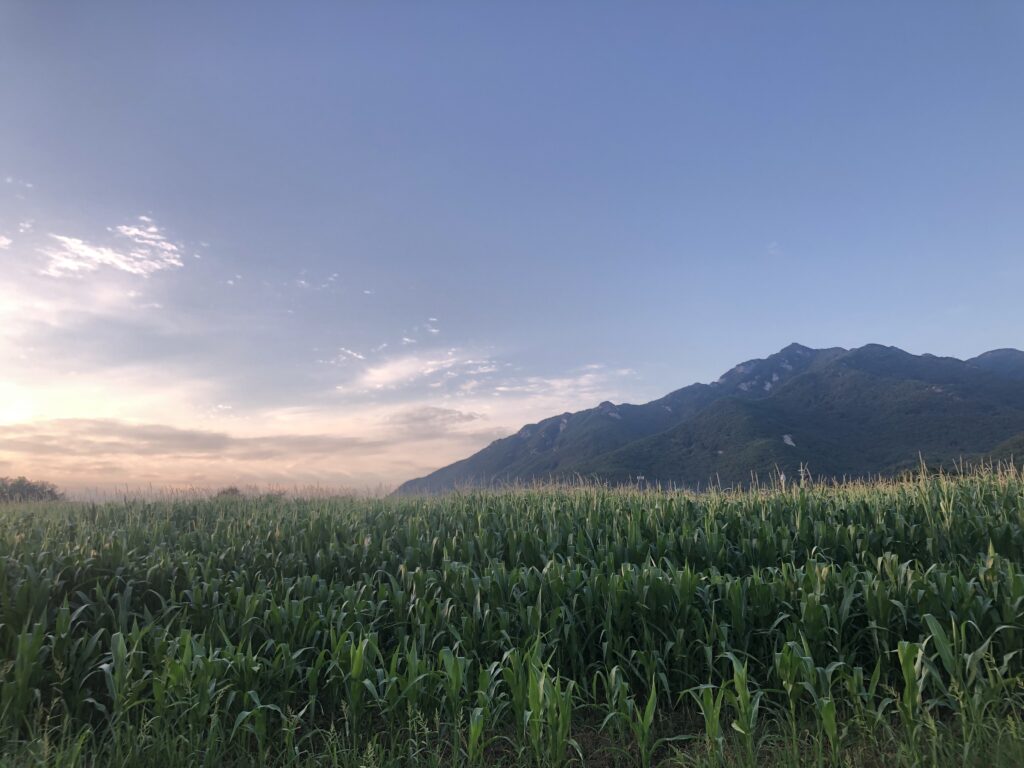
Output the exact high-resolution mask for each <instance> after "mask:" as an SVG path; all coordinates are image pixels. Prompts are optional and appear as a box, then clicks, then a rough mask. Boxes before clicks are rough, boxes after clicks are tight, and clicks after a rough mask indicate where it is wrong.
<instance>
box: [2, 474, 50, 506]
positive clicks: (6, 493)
mask: <svg viewBox="0 0 1024 768" xmlns="http://www.w3.org/2000/svg"><path fill="white" fill-rule="evenodd" d="M63 498H64V494H63V493H61V492H60V491H59V490H58V489H57V486H55V485H54V484H53V483H47V482H44V481H41V480H29V479H28V478H25V477H15V478H10V477H0V502H4V501H60V500H62V499H63Z"/></svg>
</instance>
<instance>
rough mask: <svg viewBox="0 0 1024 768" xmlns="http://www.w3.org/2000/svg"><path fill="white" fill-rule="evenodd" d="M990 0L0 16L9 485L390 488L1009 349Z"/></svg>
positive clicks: (182, 8) (1015, 166)
mask: <svg viewBox="0 0 1024 768" xmlns="http://www.w3.org/2000/svg"><path fill="white" fill-rule="evenodd" d="M1022 74H1024V5H1021V4H1020V3H1018V2H986V3H947V2H934V1H933V0H929V1H928V2H916V3H915V2H904V3H886V2H862V3H820V2H778V3H764V2H760V1H758V2H730V3H698V2H687V3H677V2H664V3H662V2H652V3H643V4H635V3H622V2H616V3H607V2H595V1H593V0H587V1H586V2H562V3H540V2H523V3H505V4H501V3H468V2H466V3H463V2H442V3H387V2H382V3H348V4H345V3H334V2H330V3H328V2H323V3H314V2H310V3H303V4H299V5H289V4H284V5H282V4H280V3H251V2H244V3H243V2H223V3H220V2H219V3H207V2H175V3H160V4H157V3H136V2H104V3H64V4H49V3H46V4H44V3H38V2H34V1H32V0H24V1H20V0H7V1H6V2H3V3H0V476H2V475H21V474H24V475H28V476H30V477H35V478H38V479H46V480H50V481H53V482H57V483H58V484H60V485H62V486H64V487H66V488H68V489H73V490H74V489H77V490H79V491H81V492H84V491H86V490H89V489H94V490H96V489H105V488H111V487H114V488H116V487H133V488H145V487H150V488H168V487H218V486H220V485H226V484H243V485H259V486H263V485H280V486H285V487H288V486H309V485H320V486H323V487H327V488H342V487H345V488H355V489H371V490H372V489H387V488H389V487H391V486H393V485H394V484H396V483H398V482H401V481H403V480H406V479H409V478H411V477H415V476H418V475H422V474H425V473H427V472H429V471H431V470H433V469H436V468H437V467H440V466H442V465H444V464H447V463H449V462H451V461H453V460H456V459H458V458H462V457H464V456H466V455H468V454H469V453H472V452H473V451H475V450H478V449H480V448H482V447H484V446H485V445H487V444H488V443H489V442H490V441H492V440H494V439H496V438H497V437H500V436H502V435H505V434H509V433H511V432H514V431H516V430H517V429H518V428H519V427H520V426H521V425H523V424H525V423H529V422H533V421H537V420H539V419H540V418H543V417H546V416H549V415H553V414H557V413H560V412H563V411H566V410H577V409H580V408H584V407H590V406H593V405H596V404H597V403H598V402H600V401H602V400H612V401H614V402H622V401H626V402H644V401H647V400H650V399H653V398H655V397H658V396H661V395H663V394H665V393H667V392H669V391H671V390H673V389H677V388H679V387H681V386H684V385H686V384H689V383H692V382H694V381H711V380H714V379H716V378H717V377H718V376H719V375H720V374H721V373H722V372H723V371H725V370H727V369H728V368H730V367H732V366H733V365H735V364H736V363H738V362H740V361H743V360H747V359H750V358H755V357H764V356H766V355H768V354H771V353H772V352H774V351H776V350H778V349H780V348H781V347H783V346H785V345H786V344H788V343H790V342H793V341H797V342H800V343H802V344H806V345H809V346H846V347H851V346H859V345H861V344H865V343H869V342H877V343H884V344H893V345H896V346H900V347H902V348H904V349H907V350H908V351H911V352H915V353H922V352H931V353H934V354H942V355H952V356H956V357H970V356H973V355H976V354H978V353H980V352H983V351H985V350H988V349H992V348H998V347H1018V348H1019V347H1024V326H1022V325H1021V322H1020V319H1021V315H1020V296H1021V285H1022V284H1024V150H1022V146H1024V145H1022V142H1021V137H1022V136H1024V97H1022V90H1021V76H1022Z"/></svg>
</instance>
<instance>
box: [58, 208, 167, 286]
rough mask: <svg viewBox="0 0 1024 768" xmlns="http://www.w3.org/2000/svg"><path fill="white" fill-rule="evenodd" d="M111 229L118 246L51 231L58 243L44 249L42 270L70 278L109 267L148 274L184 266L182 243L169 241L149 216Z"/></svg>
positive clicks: (132, 273)
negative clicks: (44, 259)
mask: <svg viewBox="0 0 1024 768" xmlns="http://www.w3.org/2000/svg"><path fill="white" fill-rule="evenodd" d="M108 231H110V232H111V233H112V234H114V236H115V241H116V245H97V244H95V243H90V242H87V241H85V240H83V239H82V238H79V237H72V236H69V235H58V234H50V239H51V240H52V241H54V243H55V244H51V245H49V246H48V247H44V248H42V249H40V252H41V253H42V254H43V255H44V256H45V257H46V259H47V262H46V265H45V266H44V268H43V270H42V273H43V274H45V275H48V276H50V277H66V276H68V275H80V274H83V273H88V272H96V271H97V270H99V269H101V268H104V267H108V268H111V269H115V270H119V271H121V272H126V273H128V274H131V275H140V276H143V277H148V276H149V275H151V274H153V273H154V272H159V271H161V270H165V269H174V268H177V267H181V266H182V259H181V246H180V245H178V244H177V243H174V242H171V241H170V240H168V239H167V237H166V236H165V234H164V232H163V231H162V230H161V229H160V228H159V227H158V226H157V225H156V224H154V223H153V222H152V219H150V218H148V217H144V216H142V217H139V223H138V224H122V225H120V226H117V227H113V228H110V229H109V230H108Z"/></svg>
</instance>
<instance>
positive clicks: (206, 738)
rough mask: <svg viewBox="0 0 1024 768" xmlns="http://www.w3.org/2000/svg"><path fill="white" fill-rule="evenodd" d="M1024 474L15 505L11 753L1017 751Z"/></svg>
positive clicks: (1017, 754) (495, 756) (708, 760)
mask: <svg viewBox="0 0 1024 768" xmlns="http://www.w3.org/2000/svg"><path fill="white" fill-rule="evenodd" d="M1022 564H1024V476H1022V475H1021V474H1019V473H1017V472H1015V471H1013V470H1011V469H1007V470H987V471H979V472H972V473H964V474H962V475H958V476H942V475H938V476H936V475H928V474H925V473H922V474H921V475H920V476H917V477H915V478H911V479H907V480H903V481H892V482H879V483H874V484H868V483H865V484H848V485H842V486H831V487H824V486H820V487H819V486H811V485H805V486H800V487H788V488H785V487H775V488H771V489H762V490H754V491H749V492H725V491H718V492H711V493H706V494H701V495H692V494H686V493H662V492H658V491H630V490H613V489H606V488H564V489H559V488H538V489H532V490H515V491H507V492H466V493H461V494H454V495H449V496H445V497H439V498H416V499H402V498H399V499H355V498H329V499H290V498H279V497H270V496H266V497H228V498H215V499H197V498H185V497H182V498H177V499H174V498H170V499H167V500H162V501H144V500H126V501H123V502H121V503H108V504H102V505H86V504H76V503H71V502H52V503H40V504H7V505H4V506H2V507H0V601H2V602H0V644H2V652H3V659H2V661H3V665H2V668H0V731H2V735H0V762H2V763H3V764H5V765H19V766H20V765H61V766H65V765H72V766H74V765H79V766H92V765H96V766H100V765H103V766H107V765H117V766H139V765H154V766H174V765H182V766H186V765H189V766H191V765H202V766H217V767H218V768H225V767H229V766H248V765H260V766H263V765H266V766H321V765H337V766H353V767H355V766H442V765H443V766H479V765H508V766H520V765H522V766H529V765H532V766H561V765H578V766H582V765H598V766H642V767H643V768H647V767H648V766H655V765H659V766H686V765H692V766H715V765H730V766H733V765H738V766H759V765H780V766H781V765H815V766H817V765H821V766H837V765H847V766H854V765H857V766H859V765H883V764H884V765H886V766H897V765H907V766H911V765H931V766H947V765H978V766H998V765H1007V766H1010V765H1021V764H1024V717H1022V716H1024V657H1022V655H1021V651H1022V649H1024V571H1022Z"/></svg>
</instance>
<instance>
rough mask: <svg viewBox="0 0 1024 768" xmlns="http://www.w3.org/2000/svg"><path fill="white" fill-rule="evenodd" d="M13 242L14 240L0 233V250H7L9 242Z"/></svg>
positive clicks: (9, 245)
mask: <svg viewBox="0 0 1024 768" xmlns="http://www.w3.org/2000/svg"><path fill="white" fill-rule="evenodd" d="M13 242H14V241H13V240H11V238H9V237H4V236H3V235H0V251H4V250H7V249H8V248H10V247H11V243H13Z"/></svg>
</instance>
